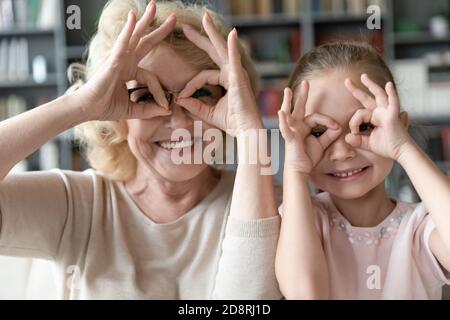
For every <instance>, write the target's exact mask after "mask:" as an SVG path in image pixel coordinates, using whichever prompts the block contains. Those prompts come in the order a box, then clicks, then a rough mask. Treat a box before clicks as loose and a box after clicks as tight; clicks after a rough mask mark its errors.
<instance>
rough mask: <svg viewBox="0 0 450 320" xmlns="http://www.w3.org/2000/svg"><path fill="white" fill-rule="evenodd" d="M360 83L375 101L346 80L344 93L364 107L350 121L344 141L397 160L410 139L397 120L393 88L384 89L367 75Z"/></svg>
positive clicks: (388, 86)
mask: <svg viewBox="0 0 450 320" xmlns="http://www.w3.org/2000/svg"><path fill="white" fill-rule="evenodd" d="M361 81H362V83H363V84H364V86H366V87H367V89H369V91H370V92H371V93H372V95H373V96H374V97H375V98H373V97H372V96H371V95H369V94H367V93H366V92H364V91H363V90H361V89H359V88H357V87H356V86H355V85H354V84H353V82H352V81H351V80H350V79H346V80H345V86H346V88H347V90H349V91H350V93H351V94H352V95H353V96H354V97H355V98H356V99H357V100H359V101H360V102H361V104H362V105H363V106H364V109H359V110H357V111H356V112H355V114H354V115H353V117H352V118H351V119H350V123H349V126H350V131H351V133H349V134H347V135H346V137H345V141H346V142H347V143H349V144H350V145H352V146H354V147H357V148H362V149H366V150H370V151H372V152H374V153H376V154H378V155H380V156H383V157H386V158H391V159H394V160H398V158H399V156H400V155H401V153H402V150H403V149H402V148H404V147H405V146H406V145H408V143H409V142H411V137H410V136H409V134H408V132H407V130H406V128H405V126H404V125H403V124H402V122H401V120H400V117H399V114H400V103H399V99H398V96H397V93H396V92H395V88H394V85H393V83H392V82H388V83H387V84H386V87H385V89H383V88H381V87H380V86H379V85H378V84H376V83H375V82H374V81H373V80H371V79H370V78H369V76H368V75H367V74H363V75H362V76H361Z"/></svg>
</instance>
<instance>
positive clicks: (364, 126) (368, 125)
mask: <svg viewBox="0 0 450 320" xmlns="http://www.w3.org/2000/svg"><path fill="white" fill-rule="evenodd" d="M373 128H374V126H373V124H371V123H370V122H368V123H363V124H361V125H359V132H367V131H370V130H372V129H373Z"/></svg>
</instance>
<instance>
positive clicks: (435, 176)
mask: <svg viewBox="0 0 450 320" xmlns="http://www.w3.org/2000/svg"><path fill="white" fill-rule="evenodd" d="M398 162H399V163H400V165H401V166H402V167H403V169H405V171H406V173H407V174H408V177H409V179H410V180H411V182H412V184H413V185H414V188H415V189H416V191H417V193H418V194H419V196H420V198H421V199H422V201H423V202H424V204H425V206H426V208H427V209H428V210H429V212H430V214H431V217H432V219H433V221H434V223H435V224H436V228H437V230H438V231H439V234H440V236H441V238H442V240H443V241H444V243H445V247H446V248H447V250H449V251H450V209H449V208H450V181H449V180H448V178H447V177H446V176H445V175H444V174H443V173H442V172H441V171H440V169H439V168H438V167H437V166H436V165H435V164H434V163H433V161H432V160H431V159H430V158H428V156H427V155H426V154H425V153H424V152H423V151H422V150H421V149H420V147H419V146H417V144H416V143H414V142H412V141H411V142H410V143H409V144H408V145H407V146H406V147H405V148H404V151H403V152H402V153H401V155H400V157H399V159H398Z"/></svg>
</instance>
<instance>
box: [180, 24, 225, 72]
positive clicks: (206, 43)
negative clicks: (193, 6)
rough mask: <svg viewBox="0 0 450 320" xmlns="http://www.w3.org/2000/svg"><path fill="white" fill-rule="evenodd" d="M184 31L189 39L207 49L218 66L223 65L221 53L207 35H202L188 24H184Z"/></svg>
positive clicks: (204, 49)
mask: <svg viewBox="0 0 450 320" xmlns="http://www.w3.org/2000/svg"><path fill="white" fill-rule="evenodd" d="M183 32H184V35H185V36H186V38H188V39H189V41H191V42H192V43H193V44H195V45H196V46H197V47H199V48H200V49H202V50H203V51H205V52H206V53H207V54H208V55H209V57H210V58H211V59H212V60H213V61H214V62H215V63H216V64H217V65H218V66H222V65H223V63H222V60H221V58H220V56H219V54H218V53H217V51H216V49H215V48H214V46H213V44H212V43H211V41H210V40H209V39H208V38H207V37H204V36H202V35H201V34H200V33H199V32H198V31H197V30H195V29H194V28H193V27H191V26H190V25H187V24H184V25H183Z"/></svg>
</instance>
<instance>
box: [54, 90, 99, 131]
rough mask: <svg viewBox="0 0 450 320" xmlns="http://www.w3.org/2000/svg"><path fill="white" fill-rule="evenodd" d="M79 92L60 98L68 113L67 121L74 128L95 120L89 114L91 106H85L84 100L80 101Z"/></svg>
mask: <svg viewBox="0 0 450 320" xmlns="http://www.w3.org/2000/svg"><path fill="white" fill-rule="evenodd" d="M77 91H78V90H77ZM77 91H75V92H73V93H69V94H66V95H63V96H61V97H60V98H58V99H61V100H60V101H61V104H62V105H63V106H64V108H65V110H66V111H67V119H69V122H70V125H71V126H72V127H74V126H76V125H79V124H81V123H83V122H86V121H90V120H93V119H94V117H93V116H92V115H91V114H90V113H89V109H90V108H89V106H86V105H84V104H83V99H80V97H79V95H78V94H77Z"/></svg>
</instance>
